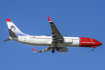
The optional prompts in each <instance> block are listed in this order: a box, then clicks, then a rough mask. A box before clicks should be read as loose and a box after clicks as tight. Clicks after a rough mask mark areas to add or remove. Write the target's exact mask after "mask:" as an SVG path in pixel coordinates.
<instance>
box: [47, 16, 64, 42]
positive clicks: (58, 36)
mask: <svg viewBox="0 0 105 70" xmlns="http://www.w3.org/2000/svg"><path fill="white" fill-rule="evenodd" d="M47 17H48V20H49V22H50V26H51V29H52V38H53V42H54V43H55V42H57V43H63V40H64V38H63V36H62V35H61V33H60V32H59V30H58V29H57V27H56V26H55V24H54V23H53V22H52V21H51V19H50V18H49V16H47Z"/></svg>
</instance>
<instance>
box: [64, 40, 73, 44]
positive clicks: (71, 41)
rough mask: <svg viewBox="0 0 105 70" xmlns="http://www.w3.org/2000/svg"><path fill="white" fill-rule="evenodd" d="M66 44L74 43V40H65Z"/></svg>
mask: <svg viewBox="0 0 105 70" xmlns="http://www.w3.org/2000/svg"><path fill="white" fill-rule="evenodd" d="M64 43H66V44H71V43H73V40H72V39H65V41H64Z"/></svg>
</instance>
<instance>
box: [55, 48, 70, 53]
mask: <svg viewBox="0 0 105 70" xmlns="http://www.w3.org/2000/svg"><path fill="white" fill-rule="evenodd" d="M57 51H58V52H68V48H65V47H63V48H58V49H57Z"/></svg>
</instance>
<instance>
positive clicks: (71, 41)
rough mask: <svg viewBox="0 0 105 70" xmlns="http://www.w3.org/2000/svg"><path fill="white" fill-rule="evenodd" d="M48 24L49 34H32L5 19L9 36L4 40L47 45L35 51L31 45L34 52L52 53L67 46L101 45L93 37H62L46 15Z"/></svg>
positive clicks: (65, 49) (93, 46) (65, 50)
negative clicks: (22, 30)
mask: <svg viewBox="0 0 105 70" xmlns="http://www.w3.org/2000/svg"><path fill="white" fill-rule="evenodd" d="M47 18H48V20H49V23H50V26H51V30H52V33H51V36H43V35H42V36H34V35H33V36H32V35H28V34H25V33H23V32H21V31H20V30H19V29H18V27H17V26H16V25H15V24H14V23H13V22H12V21H11V20H10V19H6V22H7V26H8V30H9V35H10V36H9V38H8V39H6V40H5V41H4V42H6V41H10V40H14V41H17V42H20V43H23V44H28V45H34V46H48V48H46V49H43V50H40V51H36V50H35V49H34V47H32V49H33V51H34V52H37V53H42V52H47V51H52V53H54V52H55V50H57V51H58V52H68V48H67V47H92V51H93V49H94V48H97V47H98V46H101V45H102V43H101V42H99V41H98V40H96V39H93V38H86V37H64V36H62V34H61V33H60V32H59V30H58V29H57V27H56V25H55V24H54V22H52V20H51V19H50V18H49V16H47Z"/></svg>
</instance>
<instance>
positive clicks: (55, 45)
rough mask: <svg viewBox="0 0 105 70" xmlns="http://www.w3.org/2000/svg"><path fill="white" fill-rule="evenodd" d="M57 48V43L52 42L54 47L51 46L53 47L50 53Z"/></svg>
mask: <svg viewBox="0 0 105 70" xmlns="http://www.w3.org/2000/svg"><path fill="white" fill-rule="evenodd" d="M57 48H58V45H57V43H55V44H54V47H53V49H52V53H54V52H55V49H57Z"/></svg>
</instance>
